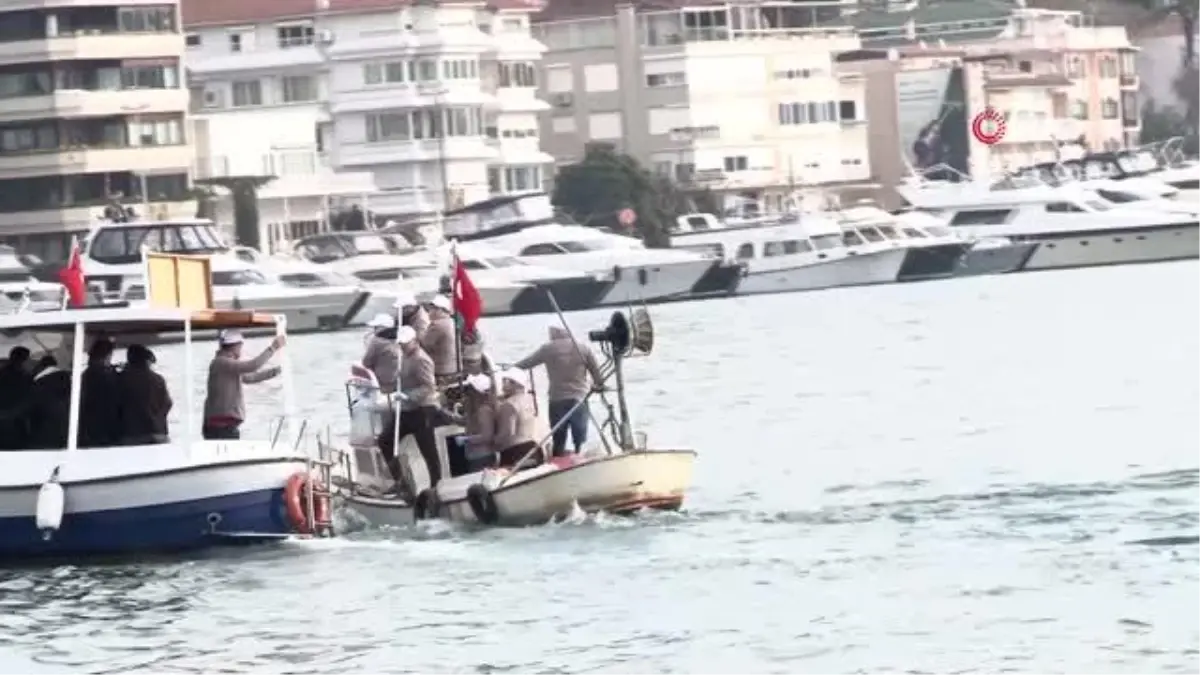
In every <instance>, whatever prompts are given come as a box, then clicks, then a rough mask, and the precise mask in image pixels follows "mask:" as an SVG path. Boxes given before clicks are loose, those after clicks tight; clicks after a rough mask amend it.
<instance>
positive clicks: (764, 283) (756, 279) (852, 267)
mask: <svg viewBox="0 0 1200 675" xmlns="http://www.w3.org/2000/svg"><path fill="white" fill-rule="evenodd" d="M905 257H906V252H905V251H904V249H894V248H889V249H883V250H878V251H871V252H867V253H852V254H850V255H846V256H842V257H838V258H834V259H832V260H826V261H818V262H814V263H809V264H797V265H795V266H792V267H787V268H781V269H762V268H761V267H759V268H757V269H756V268H755V267H754V266H752V267H750V268H749V270H748V271H747V274H746V277H745V278H744V279H742V282H741V284H739V286H738V291H737V292H738V295H756V294H760V293H789V292H794V291H816V290H820V289H824V288H836V287H838V286H868V285H872V284H888V283H892V282H893V281H895V280H896V276H897V275H898V274H899V273H900V267H901V266H902V265H903V264H904V260H905ZM766 260H769V258H768V259H766ZM755 262H758V261H755Z"/></svg>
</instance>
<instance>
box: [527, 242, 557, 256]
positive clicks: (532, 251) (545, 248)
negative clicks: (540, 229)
mask: <svg viewBox="0 0 1200 675" xmlns="http://www.w3.org/2000/svg"><path fill="white" fill-rule="evenodd" d="M560 253H563V250H562V249H561V248H559V247H557V246H555V245H554V244H534V245H533V246H528V247H526V248H525V250H524V251H521V255H559V254H560Z"/></svg>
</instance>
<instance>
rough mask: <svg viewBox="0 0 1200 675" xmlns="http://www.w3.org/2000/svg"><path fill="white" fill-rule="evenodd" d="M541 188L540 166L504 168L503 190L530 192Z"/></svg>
mask: <svg viewBox="0 0 1200 675" xmlns="http://www.w3.org/2000/svg"><path fill="white" fill-rule="evenodd" d="M541 189H542V168H541V167H539V166H510V167H506V168H505V169H504V191H505V192H531V191H533V190H541Z"/></svg>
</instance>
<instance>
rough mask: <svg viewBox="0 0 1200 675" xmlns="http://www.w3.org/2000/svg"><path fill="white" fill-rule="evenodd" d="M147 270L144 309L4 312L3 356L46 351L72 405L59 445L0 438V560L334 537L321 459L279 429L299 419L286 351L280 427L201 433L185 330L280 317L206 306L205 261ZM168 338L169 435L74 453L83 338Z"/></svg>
mask: <svg viewBox="0 0 1200 675" xmlns="http://www.w3.org/2000/svg"><path fill="white" fill-rule="evenodd" d="M145 264H146V269H147V275H146V278H147V280H149V281H150V282H151V283H150V289H149V290H150V292H149V293H148V296H149V298H148V302H147V303H145V304H144V305H140V306H130V305H128V304H125V303H120V304H115V305H97V306H81V307H75V308H69V309H59V310H53V311H40V312H35V311H25V312H17V313H11V314H5V315H0V342H2V343H4V344H3V348H4V349H5V351H7V350H8V349H9V348H11V347H13V346H17V345H23V346H25V347H27V348H28V349H29V350H30V351H31V352H32V355H33V360H34V361H37V360H39V359H40V358H41V357H42V356H45V355H49V356H53V357H54V358H55V360H56V361H57V368H47V369H46V371H44V372H50V371H54V370H57V369H61V371H62V375H61V376H60V379H59V380H58V382H59V383H60V384H61V385H62V386H61V388H60V389H59V390H58V392H59V393H60V394H61V396H62V397H63V399H69V402H68V401H67V400H62V399H59V398H54V399H53V400H52V402H53V404H54V405H56V406H57V405H61V406H66V408H67V419H68V420H69V423H68V424H67V425H66V427H67V428H66V430H65V432H64V433H62V435H61V437H60V438H61V440H50V441H48V440H47V435H45V434H38V435H34V434H27V435H26V434H21V435H13V431H12V430H13V429H14V428H16V427H14V426H11V425H10V426H9V427H8V429H7V431H8V434H6V437H5V439H4V441H5V444H4V447H5V448H6V449H5V450H0V559H8V560H23V559H31V558H39V557H47V556H50V557H56V558H59V557H61V558H67V559H74V558H78V557H86V556H92V555H105V556H108V555H126V554H136V553H144V552H177V551H188V550H196V549H204V548H209V547H215V546H223V545H232V544H246V543H254V542H266V541H274V540H278V539H281V538H287V537H289V536H292V535H295V534H313V533H324V534H329V533H331V531H332V529H331V526H330V525H329V520H328V511H329V509H328V497H327V493H326V492H325V491H324V490H323V489H321V488H322V487H323V486H325V485H327V484H328V463H324V464H322V463H320V462H319V461H317V460H314V459H310V458H309V457H308V456H306V455H305V454H304V453H303V452H301V451H300V450H299V448H298V445H299V444H298V443H296V444H292V443H290V442H289V441H290V439H291V438H292V434H291V433H290V432H289V433H286V434H285V433H284V432H285V431H289V427H291V425H292V420H294V419H295V418H294V415H291V414H290V413H291V411H292V409H293V408H294V404H293V396H292V388H291V386H290V385H291V369H290V365H289V360H288V357H287V350H286V349H285V350H284V351H283V352H282V354H281V358H282V364H281V376H282V378H283V390H284V397H283V398H284V406H283V407H284V411H283V412H284V417H283V418H282V421H281V423H280V425H279V427H278V429H277V431H275V432H274V433H273V434H271V435H270V436H269V437H268V438H263V439H246V440H203V439H202V438H201V435H200V433H199V430H200V424H199V422H200V411H199V409H198V406H197V402H196V401H195V400H194V398H195V392H196V391H198V389H199V388H198V386H197V385H198V383H197V382H196V378H197V372H198V370H197V368H196V365H197V364H196V361H195V354H194V349H195V348H196V345H194V344H193V341H192V337H193V334H194V333H197V332H200V331H209V330H212V331H215V330H249V329H273V330H274V332H275V333H276V334H277V335H280V336H282V335H286V332H287V324H286V319H284V318H283V317H282V316H277V315H264V314H259V313H255V312H252V311H235V310H214V309H210V307H211V305H212V287H211V283H210V281H209V280H210V279H211V269H210V267H209V264H210V263H209V260H208V259H206V258H184V257H178V256H170V255H154V254H150V255H147V256H146V263H145ZM80 285H81V286H82V281H81V282H80ZM163 332H177V333H182V334H183V341H182V342H183V359H184V363H183V364H182V368H181V370H182V372H183V373H184V377H183V387H182V388H181V389H180V390H178V391H177V392H176V396H177V398H179V399H182V401H181V404H180V403H177V404H176V407H177V408H182V410H181V414H179V415H178V417H179V418H180V420H181V422H180V421H176V422H175V423H174V424H173V425H172V427H173V428H171V429H170V435H169V436H168V437H165V438H162V437H160V438H155V439H149V438H142V439H139V440H138V441H137V442H130V443H126V444H122V445H115V444H114V447H105V446H100V447H86V448H82V447H80V436H81V434H80V431H81V428H82V426H83V425H81V414H80V413H81V408H82V406H83V405H84V401H82V400H81V399H82V394H81V392H82V388H83V383H84V378H85V370H86V368H87V353H88V343H89V342H92V341H93V340H94V339H95V338H96V337H99V336H102V337H104V338H107V339H109V340H111V341H112V342H113V343H114V344H115V345H116V346H118V347H119V346H123V345H132V344H142V343H143V338H144V337H145V336H149V335H157V334H159V333H163ZM201 349H203V350H204V352H205V353H206V354H207V353H209V351H210V349H209V347H207V346H204V347H201ZM66 373H69V374H70V375H69V378H67V377H65V374H66ZM50 374H53V373H52V372H51V373H50ZM41 376H42V373H41V372H40V373H39V375H38V376H37V377H39V378H40V377H41ZM34 386H35V388H36V387H37V382H36V380H35V385H34ZM68 387H69V393H67V388H68ZM44 391H46V390H37V389H35V392H34V395H33V396H32V398H33V399H35V400H39V401H40V400H50V399H42V398H40V397H41V393H42V392H44ZM44 410H45V409H43V408H39V407H37V406H35V407H34V408H33V409H32V410H31V409H29V408H26V407H22V406H18V408H16V409H11V410H6V411H4V415H5V421H6V422H13V421H15V420H20V419H27V420H28V421H30V422H31V423H32V422H34V421H35V420H36V419H40V418H38V417H37V415H38V413H39V412H44ZM23 416H24V417H23ZM84 417H85V418H86V416H84ZM44 428H45V427H44ZM83 431H85V433H84V437H85V438H86V437H87V433H86V432H87V430H86V429H83ZM53 435H54V434H51V436H53ZM18 438H21V440H17V439H18ZM149 440H154V441H157V442H153V443H147V442H145V441H149ZM27 445H28V446H41V447H26V446H27ZM322 472H324V474H322ZM318 478H319V480H318Z"/></svg>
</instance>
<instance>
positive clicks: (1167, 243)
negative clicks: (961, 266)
mask: <svg viewBox="0 0 1200 675" xmlns="http://www.w3.org/2000/svg"><path fill="white" fill-rule="evenodd" d="M896 190H897V191H898V192H899V193H900V195H901V196H902V197H904V199H905V200H907V201H908V203H909V204H911V205H912V206H913V207H914V209H916V210H918V211H922V212H924V213H927V214H930V215H932V216H934V217H936V218H938V219H939V220H940V222H941V223H942V224H944V225H947V226H949V227H952V228H955V229H958V230H961V231H963V232H966V233H968V234H972V235H978V236H1002V237H1007V238H1009V239H1012V240H1014V241H1021V242H1032V243H1037V244H1039V246H1038V248H1037V250H1035V251H1034V252H1033V254H1032V255H1031V256H1030V258H1029V261H1028V262H1027V263H1026V264H1025V267H1024V269H1026V270H1039V269H1060V268H1069V267H1089V266H1094V265H1117V264H1124V263H1138V262H1158V261H1165V260H1181V259H1191V258H1197V257H1200V225H1198V219H1197V217H1196V215H1194V214H1186V213H1171V212H1165V211H1154V210H1149V209H1137V208H1116V207H1114V206H1113V205H1112V204H1111V203H1110V202H1108V201H1107V200H1105V199H1103V198H1102V197H1100V196H1099V195H1097V194H1096V193H1095V192H1092V191H1090V190H1085V189H1083V188H1082V187H1080V186H1078V185H1076V184H1066V185H1061V186H1050V185H1045V184H1042V185H1032V186H1028V187H1017V186H1007V185H1005V184H996V185H993V186H987V185H983V184H980V183H973V182H968V183H950V182H937V181H931V182H925V181H920V180H917V181H908V182H905V183H902V184H900V185H898V186H897V188H896Z"/></svg>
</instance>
